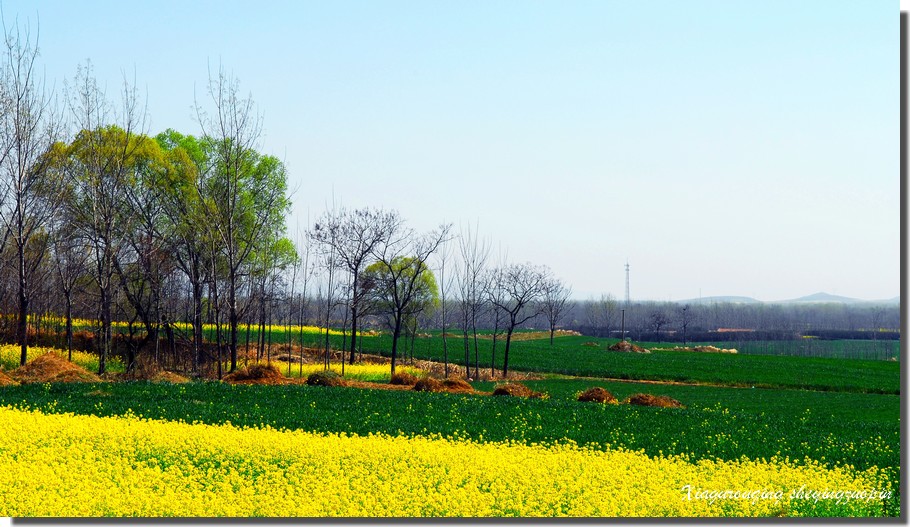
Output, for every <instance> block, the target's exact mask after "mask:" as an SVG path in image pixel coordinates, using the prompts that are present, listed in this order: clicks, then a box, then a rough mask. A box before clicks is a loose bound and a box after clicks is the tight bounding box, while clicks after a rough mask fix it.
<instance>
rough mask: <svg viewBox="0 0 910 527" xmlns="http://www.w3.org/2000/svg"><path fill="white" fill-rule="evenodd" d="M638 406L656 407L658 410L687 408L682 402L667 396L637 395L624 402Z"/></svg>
mask: <svg viewBox="0 0 910 527" xmlns="http://www.w3.org/2000/svg"><path fill="white" fill-rule="evenodd" d="M624 402H625V403H628V404H635V405H638V406H655V407H658V408H685V406H683V405H682V403H681V402H679V401H677V400H676V399H673V398H671V397H667V396H666V395H651V394H649V393H636V394H635V395H632V396H630V397H629V398H628V399H626V400H625V401H624Z"/></svg>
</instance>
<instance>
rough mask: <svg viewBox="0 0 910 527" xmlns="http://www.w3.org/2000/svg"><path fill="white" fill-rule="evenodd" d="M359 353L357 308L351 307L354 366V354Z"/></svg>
mask: <svg viewBox="0 0 910 527" xmlns="http://www.w3.org/2000/svg"><path fill="white" fill-rule="evenodd" d="M355 351H357V306H354V305H351V360H350V362H349V363H350V364H354V352H355Z"/></svg>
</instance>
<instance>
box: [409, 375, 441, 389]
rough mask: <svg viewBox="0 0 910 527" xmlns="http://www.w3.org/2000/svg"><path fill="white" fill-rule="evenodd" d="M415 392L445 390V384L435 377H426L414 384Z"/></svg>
mask: <svg viewBox="0 0 910 527" xmlns="http://www.w3.org/2000/svg"><path fill="white" fill-rule="evenodd" d="M414 391H415V392H444V391H445V385H443V384H442V381H440V380H439V379H437V378H435V377H424V378H422V379H420V380H418V381H417V383H415V384H414Z"/></svg>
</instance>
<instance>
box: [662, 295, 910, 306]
mask: <svg viewBox="0 0 910 527" xmlns="http://www.w3.org/2000/svg"><path fill="white" fill-rule="evenodd" d="M900 302H901V297H900V296H896V297H894V298H889V299H886V300H860V299H859V298H850V297H846V296H838V295H832V294H828V293H815V294H812V295H807V296H802V297H799V298H793V299H790V300H773V301H768V302H763V301H761V300H757V299H755V298H752V297H749V296H706V297H702V298H691V299H689V300H679V301H677V303H679V304H762V303H764V304H887V305H894V304H898V305H899V304H900Z"/></svg>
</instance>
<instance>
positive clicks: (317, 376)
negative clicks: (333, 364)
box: [306, 370, 344, 386]
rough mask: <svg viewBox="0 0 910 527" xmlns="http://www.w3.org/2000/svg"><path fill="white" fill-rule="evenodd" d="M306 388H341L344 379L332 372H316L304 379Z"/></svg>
mask: <svg viewBox="0 0 910 527" xmlns="http://www.w3.org/2000/svg"><path fill="white" fill-rule="evenodd" d="M306 383H307V385H308V386H343V385H344V379H342V378H341V375H338V374H337V373H335V372H334V371H332V370H327V371H317V372H314V373H311V374H310V376H309V377H307V378H306Z"/></svg>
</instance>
